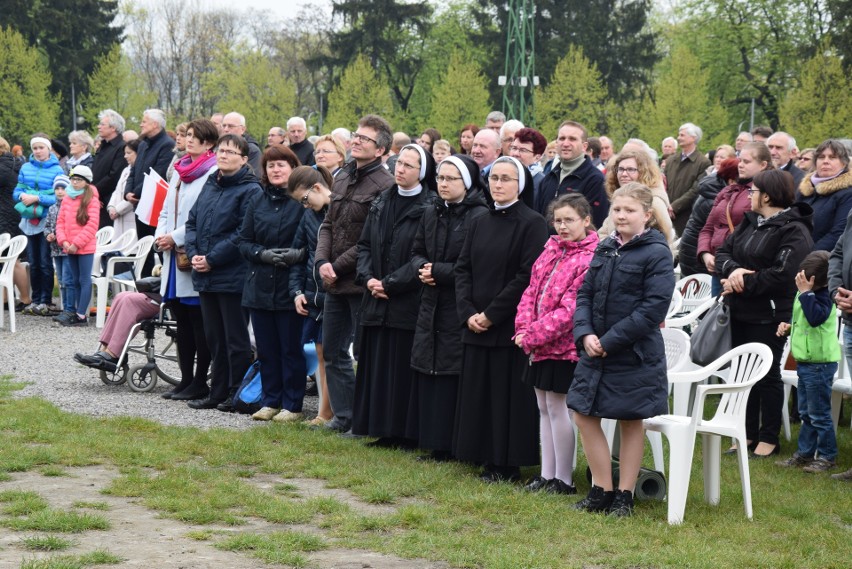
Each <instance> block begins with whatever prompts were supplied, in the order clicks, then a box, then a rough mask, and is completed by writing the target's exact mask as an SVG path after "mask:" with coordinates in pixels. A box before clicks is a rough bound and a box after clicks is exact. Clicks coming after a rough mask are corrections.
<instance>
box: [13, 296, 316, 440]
mask: <svg viewBox="0 0 852 569" xmlns="http://www.w3.org/2000/svg"><path fill="white" fill-rule="evenodd" d="M15 316H16V320H15V323H16V328H17V331H16V332H15V333H14V334H12V333H11V332H9V315H8V314H5V315H4V317H5V322H4V324H5V326H4V327H3V329H2V330H0V374H3V375H6V374H9V375H11V376H12V377H13V378H14V379H15V380H18V381H23V382H26V383H27V386H26V387H25V388H24V389H23V390H22V391H18V392H16V395H17V396H18V397H41V398H43V399H46V400H47V401H50V402H51V403H53V404H54V405H56V406H58V407H59V408H61V409H63V410H64V411H70V412H73V413H81V414H85V415H92V416H96V417H114V416H119V415H124V416H133V417H144V418H146V419H151V420H153V421H157V422H159V423H162V424H164V425H177V426H183V427H201V428H210V427H230V428H235V429H245V428H248V427H251V426H253V425H257V424H258V423H257V422H255V421H252V420H251V417H250V416H248V415H239V414H236V413H222V412H220V411H216V410H204V411H196V410H194V409H190V408H188V407H187V406H186V403H185V402H181V401H170V400H165V399H163V398H161V397H160V394H162V393H164V392H165V391H168V390H169V389H171V387H172V386H171V385H169V384H168V383H165V382H163V381H158V382H157V385H156V387H155V388H154V389H153V391H151V392H149V393H136V392H133V391H131V390H130V388H129V387H128V386H127V384H124V385H118V386H110V385H105V384H104V383H103V382H102V381H101V380H100V376H99V373H98V372H97V371H96V370H92V369H89V368H87V367H85V366H82V365H80V364H78V363H76V362H75V361H74V359H73V356H74V353H75V352H83V353H87V354H90V353H93V352H94V351H95V350H96V349H97V348H98V333H99V330H98V329H96V328H95V326H94V322H92V323H90V324H89V326H88V327H86V328H83V327H63V326H59V325H58V324H56V323H54V322H53V321H52V320H51V319H50V318H48V317H43V316H30V315H23V314H20V313H18V314H16V315H15ZM92 320H94V319H92ZM162 334H163V332H162V331H159V332H158V336H157V338H162ZM134 363H144V357H143V356H141V355H138V354H131V356H130V364H131V365H133V364H134ZM304 407H305V408H304V411H305V416H306V417H307V418H312V417H314V416H315V415H316V410H317V398H316V397H306V398H305V406H304Z"/></svg>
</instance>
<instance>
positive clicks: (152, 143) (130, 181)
mask: <svg viewBox="0 0 852 569" xmlns="http://www.w3.org/2000/svg"><path fill="white" fill-rule="evenodd" d="M174 147H175V141H174V140H172V137H170V136H169V135H168V134H166V130H165V129H163V130H161V131H160V133H159V134H155V135H154V136H152V137H150V138H146V139H144V140H143V141H142V142H141V144H139V153H138V154H137V155H136V163H135V164H133V167H132V168H131V169H130V175H129V176H128V177H127V185H125V186H124V188H125V190H124V193H125V195H127V194H128V193H130V192H133V195H135V196H136V197H137V198H138V197H140V196H141V195H142V183H143V182H144V181H145V174H147V173H148V171H149V170H151V169H152V168H153V169H154V171H155V172H156V173H157V174H159V175H160V176H162V177H163V179H164V180H166V181H167V182H168V181H169V179H168V178H167V177H166V171H167V170H168V169H169V164H171V163H172V158H174V154H173V153H172V149H174Z"/></svg>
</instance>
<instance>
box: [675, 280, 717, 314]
mask: <svg viewBox="0 0 852 569" xmlns="http://www.w3.org/2000/svg"><path fill="white" fill-rule="evenodd" d="M711 287H712V277H711V276H710V275H705V274H700V273H699V274H695V275H689V276H688V277H683V278H682V279H680V280H679V281H677V282H676V283H675V290H679V291H680V293H681V294H682V295H683V306H682V307H681V310H680V311H681V312H685V313H689V312H692V311H693V310H695V309H696V308H697V307H698V306H700V305H701V303H703V302H704V301H705V300H707V299H708V298H710V292H711Z"/></svg>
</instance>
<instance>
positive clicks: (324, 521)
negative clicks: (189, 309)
mask: <svg viewBox="0 0 852 569" xmlns="http://www.w3.org/2000/svg"><path fill="white" fill-rule="evenodd" d="M15 388H16V386H15V385H14V383H13V382H12V381H11V380H9V379H0V441H2V443H0V480H3V479H4V478H7V479H8V474H7V473H9V472H18V471H27V470H36V471H45V469H48V470H47V471H46V472H48V473H50V474H51V475H61V469H63V468H66V467H72V466H85V465H93V464H104V465H112V466H115V467H116V468H118V469H119V471H120V472H121V473H122V474H121V476H120V477H119V478H118V479H116V480H115V482H114V483H113V484H112V486H111V487H110V488H109V490H108V492H109V493H110V494H113V495H117V496H132V497H137V498H139V499H140V500H142V502H143V503H144V504H145V505H146V506H147V507H149V508H152V509H154V510H156V511H158V512H160V513H161V514H162V515H163V516H166V517H170V518H174V519H177V520H182V521H186V522H191V523H196V524H212V523H226V524H230V525H233V526H235V527H239V526H240V525H241V524H243V523H245V521H246V520H247V519H248V518H259V519H263V520H266V521H268V522H271V523H276V524H285V525H286V527H285V525H282V527H281V531H275V532H272V533H265V534H263V535H257V534H252V533H250V532H248V531H247V532H246V533H244V534H239V533H238V534H237V535H236V536H230V537H228V538H227V539H225V538H222V537H221V536H218V535H217V534H216V533H215V532H211V533H210V534H209V535H207V534H204V533H203V532H201V534H199V535H197V538H198V539H208V540H210V541H211V542H213V543H215V544H216V546H217V547H220V548H223V549H230V550H234V551H245V552H246V554H248V555H254V556H256V557H258V558H261V559H264V560H267V561H276V562H283V563H289V564H292V565H301V564H303V563H304V558H303V557H300V556H299V555H298V552H300V551H302V552H307V551H316V550H318V549H322V548H327V547H347V548H358V549H367V550H372V551H377V552H383V553H388V554H393V555H397V556H401V557H405V558H425V559H430V560H443V561H446V562H448V563H449V564H451V565H453V566H457V567H486V568H489V569H490V568H494V569H499V568H505V569H519V568H523V567H536V568H548V567H552V568H565V567H596V568H597V567H707V568H712V569H717V568H720V567H772V568H778V569H781V568H791V569H792V568H801V567H819V568H830V567H837V568H845V567H849V566H850V565H852V555H850V552H852V549H850V547H849V543H850V540H852V486H850V485H849V484H848V483H843V482H837V481H833V480H830V479H829V478H828V477H827V476H824V475H822V476H821V475H809V474H806V473H802V472H801V471H796V470H793V471H791V470H787V469H782V468H779V467H776V466H774V460H775V459H774V458H773V459H772V460H758V461H752V463H751V480H752V493H753V503H754V512H755V515H754V519H753V520H751V521H749V520H747V519H746V518H745V515H744V513H743V505H742V496H741V492H740V481H739V476H738V473H737V467H736V460H735V459H734V458H732V457H729V456H725V457H724V458H723V464H722V500H721V504H720V505H719V506H717V507H712V506H710V505H708V504H706V503H704V501H703V495H702V479H701V469H700V460H701V459H700V457H701V452H700V449H696V461H695V464H694V465H693V474H692V481H691V487H690V496H689V499H688V501H687V505H686V516H685V521H684V523H683V525H681V526H676V527H670V526H668V525H667V524H666V521H665V520H666V504H665V503H664V502H643V503H639V504H638V507H637V510H636V515H635V516H634V517H633V518H631V519H624V520H613V519H608V518H606V517H603V516H599V515H592V514H586V513H578V512H574V511H572V510H571V509H570V508H569V505H570V504H572V503H573V502H575V501H576V500H577V499H578V498H575V497H567V498H566V497H560V496H548V495H530V494H527V493H524V492H522V491H520V490H519V489H518V488H517V487H513V486H508V485H498V486H489V485H486V484H483V483H481V482H479V481H478V480H477V479H476V477H475V476H474V474H475V473H476V472H477V470H476V469H474V468H472V467H469V466H465V465H460V464H428V463H421V462H418V461H416V460H415V456H416V455H415V454H412V453H407V452H402V451H390V450H384V449H372V448H366V447H364V445H363V444H362V443H360V442H358V441H352V440H346V439H341V438H339V437H337V436H334V435H331V434H327V433H321V432H314V431H311V430H309V429H307V428H305V427H304V426H301V425H277V424H262V425H259V426H258V427H257V428H253V429H250V430H248V431H231V430H208V431H204V430H199V429H189V428H176V427H163V426H160V425H158V424H156V423H152V422H150V421H146V420H142V419H134V418H114V419H98V418H90V417H84V416H80V415H74V414H70V413H64V412H61V411H59V410H58V409H56V408H55V407H54V406H52V405H51V404H49V403H47V402H45V401H43V400H39V399H13V398H12V395H11V393H12V391H13V390H14V389H15ZM247 420H248V418H247ZM848 427H849V423H848V419H846V420H845V425H842V426H841V429H840V434H839V440H838V443H839V446H840V466H841V468H842V469H843V470H845V469H846V468H849V467H850V465H852V433H850V430H849V428H848ZM699 444H700V443H699ZM784 450H785V453H783V454H782V455H781V457H782V458H783V457H785V456H788V455H789V454H790V453H791V452H792V450H793V444H792V443H786V441H785V444H784ZM646 464H650V461H646ZM585 468H586V465H585V462H584V460H583V459H582V453H581V458H580V464H579V465H578V471H577V474H576V480H577V483H578V488H579V490H580V494H581V495H584V494H585V492H586V491H587V490H588V487H589V485H588V483H587V482H586V480H585V475H584V472H585ZM839 471H840V469H838V470H836V471H835V472H839ZM261 474H274V475H276V476H281V477H284V478H314V479H320V480H322V481H323V482H324V484H325V485H326V486H327V487H329V488H343V489H346V490H347V491H348V492H351V493H352V494H354V495H355V496H357V497H358V498H360V499H361V500H363V501H364V502H367V503H369V504H375V505H386V506H387V507H386V508H380V509H376V510H377V511H379V512H385V513H371V514H368V513H364V509H360V510H359V509H357V508H353V507H352V506H351V504H347V503H346V502H345V501H344V500H339V499H337V498H335V497H333V496H315V497H312V498H309V499H301V498H300V497H299V496H298V495H296V494H295V493H294V492H293V488H292V487H291V486H289V485H287V484H283V485H280V486H279V487H277V488H275V489H274V491H272V492H270V491H264V490H261V489H259V488H258V487H257V486H256V485H253V484H251V483H250V479H251V478H252V477H254V476H259V475H261ZM529 474H533V472H532V471H530V472H529ZM35 490H37V489H35ZM0 506H3V507H4V509H3V511H2V512H0V526H2V527H5V528H7V530H8V529H14V528H16V527H19V526H23V527H26V524H27V521H26V520H32V519H34V516H36V515H37V514H38V512H44V511H46V510H45V506H44V504H43V503H42V502H40V501H39V499H38V496H32V495H21V496H15V495H8V496H6V501H5V502H4V503H0ZM90 507H91V505H90ZM10 512H11V513H10ZM88 515H89V516H90V518H89V521H88V523H89V525H90V527H93V528H95V529H97V527H98V526H97V524H95V523H93V521H92V520H97V517H98V514H97V511H96V509H95V511H93V512H90V513H89V514H88ZM300 525H301V526H304V527H305V528H306V531H304V532H301V531H299V526H300ZM310 527H312V528H320V529H321V532H319V533H318V532H316V531H308V530H307V528H310ZM61 544H62V542H61V541H57V542H56V543H50V542H48V543H46V544H36V545H40V546H41V547H43V548H48V547H50V548H54V547H55V548H56V549H61Z"/></svg>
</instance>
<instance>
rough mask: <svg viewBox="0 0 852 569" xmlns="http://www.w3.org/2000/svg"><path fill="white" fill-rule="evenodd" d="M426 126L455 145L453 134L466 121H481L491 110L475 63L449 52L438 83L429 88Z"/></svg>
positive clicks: (483, 77) (484, 81)
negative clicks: (428, 117) (428, 118)
mask: <svg viewBox="0 0 852 569" xmlns="http://www.w3.org/2000/svg"><path fill="white" fill-rule="evenodd" d="M431 107H432V116H431V118H430V121H429V125H430V126H433V127H434V128H437V129H438V131H440V132H441V133H443V135H444V138H446V139H448V140H449V141H450V143H451V144H453V145H455V140H454V138H455V136H454V133H456V132H458V131H459V129H460V128H461V127H462V126H463V125H464V124H466V123H469V122H478V121H481V120H482V118H483V117H485V115H487V114H488V112H489V111H490V110H491V102H490V100H489V96H488V87H487V81H486V79H485V76H483V75H482V72H481V70H480V68H479V66H478V65H477V64H476V63H474V62H472V61H468V60H467V58H465V57H463V56H462V54H461V53H459V52H453V54H452V55H451V56H450V58H449V64H448V65H447V67H446V71H445V72H444V74H443V76H442V77H441V79H440V82H439V83H438V84H437V85H435V86H434V87H433V89H432V105H431Z"/></svg>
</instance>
